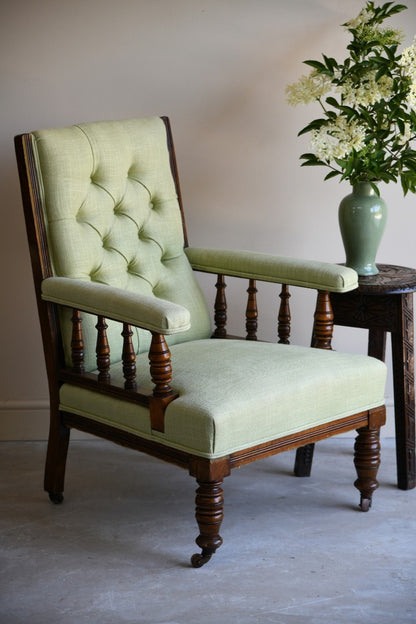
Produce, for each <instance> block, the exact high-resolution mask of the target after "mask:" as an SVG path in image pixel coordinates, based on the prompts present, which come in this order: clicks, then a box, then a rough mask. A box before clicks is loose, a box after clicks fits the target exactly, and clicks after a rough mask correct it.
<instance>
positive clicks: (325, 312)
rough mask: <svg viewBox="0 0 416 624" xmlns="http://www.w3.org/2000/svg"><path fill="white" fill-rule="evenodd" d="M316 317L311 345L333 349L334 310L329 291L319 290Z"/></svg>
mask: <svg viewBox="0 0 416 624" xmlns="http://www.w3.org/2000/svg"><path fill="white" fill-rule="evenodd" d="M314 318H315V321H314V326H313V335H312V345H311V346H312V347H316V348H318V349H327V350H331V349H332V346H331V343H332V334H333V331H334V313H333V311H332V306H331V299H330V297H329V292H327V291H324V290H319V291H318V298H317V301H316V309H315V317H314Z"/></svg>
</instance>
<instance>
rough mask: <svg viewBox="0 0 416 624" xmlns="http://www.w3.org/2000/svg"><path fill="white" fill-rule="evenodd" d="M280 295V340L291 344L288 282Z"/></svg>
mask: <svg viewBox="0 0 416 624" xmlns="http://www.w3.org/2000/svg"><path fill="white" fill-rule="evenodd" d="M279 297H280V307H279V316H278V324H277V335H278V336H279V340H278V342H279V343H280V344H290V340H289V338H290V321H291V316H290V305H289V299H290V292H289V286H288V285H287V284H282V290H281V293H280V295H279Z"/></svg>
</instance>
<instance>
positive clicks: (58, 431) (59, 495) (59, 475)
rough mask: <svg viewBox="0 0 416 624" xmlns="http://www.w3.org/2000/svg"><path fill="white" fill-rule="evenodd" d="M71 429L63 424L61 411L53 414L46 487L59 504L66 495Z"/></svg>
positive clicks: (50, 496)
mask: <svg viewBox="0 0 416 624" xmlns="http://www.w3.org/2000/svg"><path fill="white" fill-rule="evenodd" d="M69 435H70V429H69V427H67V426H66V425H64V424H63V422H62V420H61V417H60V414H59V412H57V413H56V414H51V424H50V428H49V441H48V450H47V454H46V465H45V481H44V488H45V490H46V492H48V494H49V498H50V500H51V501H52V502H53V503H55V504H59V503H62V501H63V499H64V496H63V491H64V480H65V467H66V458H67V454H68V444H69Z"/></svg>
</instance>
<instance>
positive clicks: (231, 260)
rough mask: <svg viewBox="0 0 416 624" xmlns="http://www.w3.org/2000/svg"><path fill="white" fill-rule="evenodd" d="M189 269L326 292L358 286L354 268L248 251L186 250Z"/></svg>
mask: <svg viewBox="0 0 416 624" xmlns="http://www.w3.org/2000/svg"><path fill="white" fill-rule="evenodd" d="M185 253H186V255H187V257H188V260H189V262H190V263H191V266H192V268H194V269H196V270H198V271H204V272H206V273H217V274H222V275H230V276H235V277H245V278H249V279H256V280H261V281H264V282H277V283H279V284H288V285H291V286H303V287H305V288H314V289H317V290H326V291H329V292H339V293H342V292H348V291H350V290H354V289H355V288H357V287H358V275H357V273H356V271H354V269H350V268H348V267H344V266H340V265H338V264H330V263H329V262H317V261H315V260H301V259H299V258H286V257H283V256H274V255H271V254H263V253H258V252H251V251H241V250H223V249H207V248H196V247H187V248H186V249H185Z"/></svg>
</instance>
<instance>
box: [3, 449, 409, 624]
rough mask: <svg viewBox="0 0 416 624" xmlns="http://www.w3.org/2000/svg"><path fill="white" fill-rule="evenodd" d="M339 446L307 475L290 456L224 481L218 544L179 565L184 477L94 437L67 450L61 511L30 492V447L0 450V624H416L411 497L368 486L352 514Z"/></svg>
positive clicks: (38, 484) (33, 481) (348, 466)
mask: <svg viewBox="0 0 416 624" xmlns="http://www.w3.org/2000/svg"><path fill="white" fill-rule="evenodd" d="M352 444H353V442H352V440H350V439H345V438H342V439H333V438H332V439H330V440H326V441H325V442H322V443H320V444H319V446H318V448H317V451H316V454H315V462H314V468H313V473H312V476H311V477H310V478H308V479H298V478H296V477H293V476H292V474H291V472H292V465H293V460H294V453H284V454H281V455H278V456H276V457H274V458H269V459H267V460H262V461H259V462H256V463H254V464H251V465H249V466H246V467H244V468H241V469H240V470H235V471H234V472H233V473H232V475H231V476H230V477H228V478H227V479H226V481H225V488H224V491H225V504H226V507H225V518H224V522H223V526H222V531H221V534H222V537H223V538H224V544H223V546H222V547H221V548H220V549H219V550H218V551H217V553H216V555H215V556H214V557H213V558H212V560H211V561H210V562H209V563H208V564H207V565H206V566H205V567H203V568H201V569H199V570H195V569H193V568H191V567H190V566H189V563H188V562H189V557H190V555H191V554H192V553H193V552H196V551H197V550H198V549H197V548H196V547H195V546H194V539H195V537H196V535H197V528H196V524H195V521H194V518H193V513H194V512H193V507H194V502H193V501H194V489H195V487H194V481H193V479H192V478H191V477H189V475H188V474H187V473H186V472H185V471H182V470H181V469H179V468H176V467H174V466H169V465H168V464H164V463H162V462H160V461H157V460H154V459H152V458H148V457H146V456H144V455H140V454H138V453H135V452H133V451H130V450H127V449H122V448H119V447H116V446H114V445H111V444H109V443H106V442H102V441H91V442H90V441H82V442H81V441H73V442H72V446H71V447H70V454H69V461H68V470H67V484H66V491H65V501H64V503H63V505H61V506H54V505H52V504H51V503H49V501H48V498H47V496H46V495H45V494H44V493H43V491H42V472H43V461H44V454H45V444H44V443H40V442H28V443H26V442H17V443H16V442H6V443H1V444H0V471H1V472H0V474H1V481H0V530H1V533H0V536H1V548H0V622H1V623H2V624H3V623H4V624H17V623H19V624H21V623H26V622H30V623H31V624H57V623H59V624H95V623H97V624H118V623H132V624H133V623H134V624H136V623H140V624H142V623H143V624H179V623H185V624H196V623H198V624H223V623H224V624H228V623H232V624H233V623H236V624H237V623H238V624H246V623H247V624H252V623H257V622H259V623H261V624H268V623H276V624H298V623H299V624H300V623H302V624H303V623H305V624H344V623H345V624H361V623H363V624H364V623H371V624H393V623H394V624H405V623H407V622H409V623H410V622H411V623H412V624H414V623H415V622H416V593H415V576H416V540H415V533H416V490H413V491H408V492H404V491H400V490H398V489H397V488H396V487H395V460H394V443H393V440H383V455H382V458H383V462H382V466H381V468H380V472H379V480H380V489H379V490H378V491H377V492H376V493H375V496H374V503H373V508H372V509H371V511H370V512H369V513H367V514H365V513H362V512H360V511H359V510H357V503H358V500H359V495H358V492H357V491H356V490H355V488H354V487H353V485H352V483H353V481H354V479H355V472H354V468H353V465H352Z"/></svg>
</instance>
